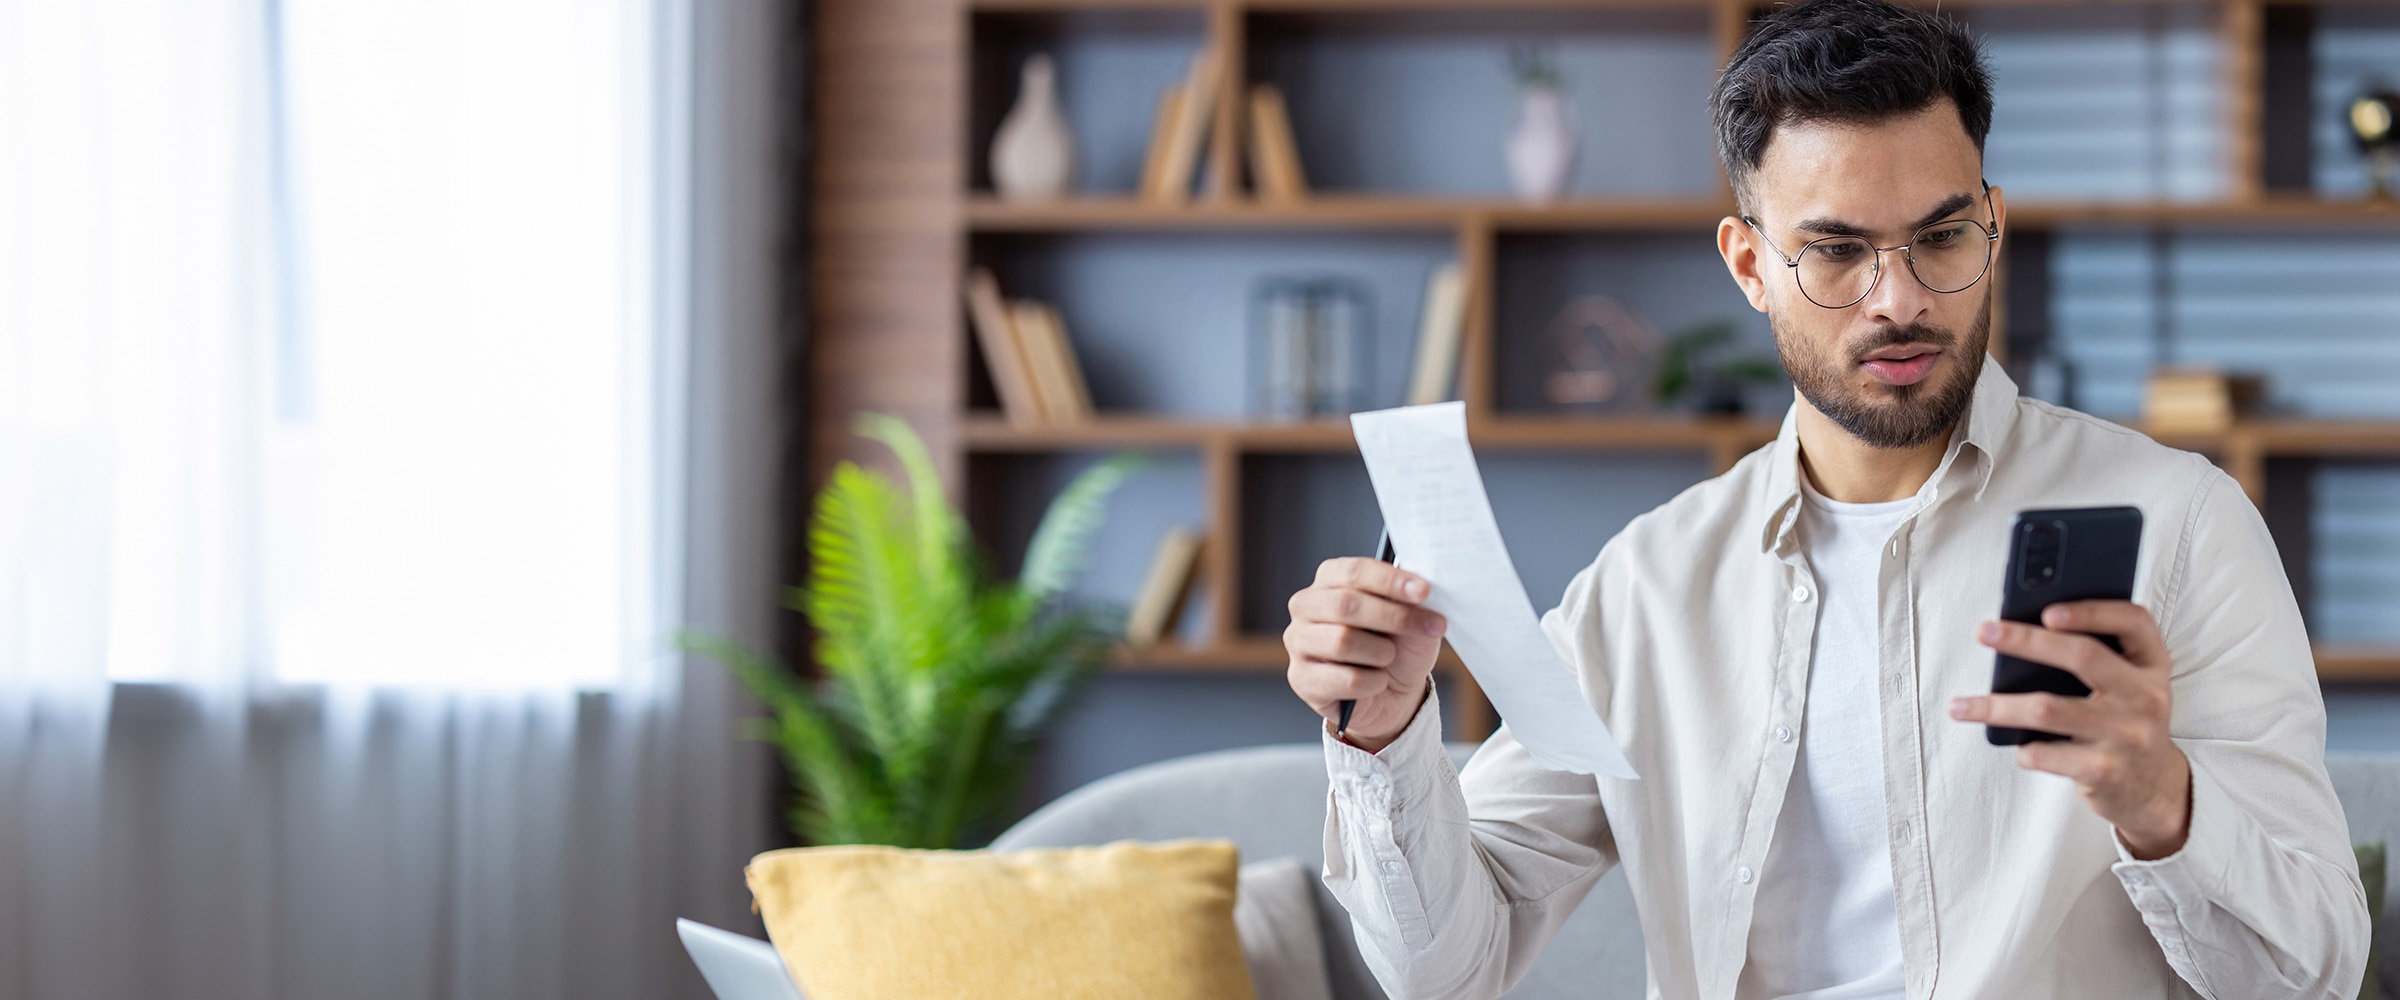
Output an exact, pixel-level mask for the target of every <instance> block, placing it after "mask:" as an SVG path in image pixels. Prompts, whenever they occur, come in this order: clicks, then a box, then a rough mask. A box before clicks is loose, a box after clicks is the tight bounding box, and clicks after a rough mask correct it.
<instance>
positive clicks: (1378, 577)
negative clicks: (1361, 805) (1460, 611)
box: [1283, 556, 1448, 752]
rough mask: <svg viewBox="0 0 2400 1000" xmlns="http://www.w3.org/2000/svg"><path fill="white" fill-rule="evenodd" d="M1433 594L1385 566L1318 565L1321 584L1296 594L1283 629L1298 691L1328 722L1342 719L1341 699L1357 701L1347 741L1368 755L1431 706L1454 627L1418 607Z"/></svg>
mask: <svg viewBox="0 0 2400 1000" xmlns="http://www.w3.org/2000/svg"><path fill="white" fill-rule="evenodd" d="M1432 592H1433V587H1432V585H1431V584H1429V583H1427V582H1426V581H1425V580H1424V578H1422V577H1418V576H1413V575H1410V574H1408V573H1406V572H1403V571H1401V569H1400V568H1399V567H1397V566H1394V565H1392V564H1390V563H1387V562H1381V561H1378V560H1374V559H1365V558H1360V557H1355V556H1353V557H1348V558H1343V559H1327V560H1325V561H1324V562H1323V563H1320V564H1318V566H1317V582H1315V583H1313V584H1310V585H1309V587H1308V589H1306V590H1303V591H1300V592H1299V593H1297V594H1293V595H1292V600H1291V605H1290V607H1291V611H1292V624H1291V626H1290V627H1288V628H1285V629H1284V630H1283V648H1284V651H1285V652H1287V653H1289V654H1291V658H1292V661H1291V668H1290V669H1289V670H1288V671H1287V672H1286V676H1288V677H1289V678H1290V680H1291V684H1292V693H1294V694H1297V695H1299V696H1300V700H1301V701H1305V702H1307V703H1308V707H1310V708H1313V709H1315V710H1316V712H1317V714H1318V715H1322V716H1324V717H1326V718H1328V719H1332V718H1336V717H1338V716H1340V715H1341V704H1342V700H1343V699H1345V698H1349V699H1355V700H1356V701H1357V702H1358V706H1357V708H1356V709H1355V710H1353V711H1352V712H1351V714H1350V728H1349V730H1348V731H1347V735H1346V738H1347V739H1348V740H1349V741H1350V742H1351V743H1353V744H1355V745H1357V746H1360V747H1363V748H1365V749H1366V750H1368V751H1369V752H1373V751H1377V750H1381V749H1383V748H1384V747H1385V746H1387V745H1389V744H1390V743H1391V742H1392V741H1393V740H1395V739H1398V738H1399V736H1400V731H1401V730H1403V729H1406V728H1408V720H1409V719H1411V718H1414V717H1415V716H1416V714H1417V708H1418V707H1419V706H1421V705H1423V704H1424V703H1425V692H1426V687H1427V681H1426V677H1427V676H1428V675H1430V674H1432V673H1433V661H1434V657H1435V656H1437V655H1438V654H1440V652H1441V649H1442V632H1443V630H1444V629H1446V628H1447V627H1448V623H1447V622H1444V621H1443V620H1442V616H1441V615H1439V614H1436V613H1434V612H1432V611H1428V610H1426V609H1425V608H1423V607H1420V606H1419V605H1420V602H1422V601H1424V600H1425V595H1427V594H1430V593H1432Z"/></svg>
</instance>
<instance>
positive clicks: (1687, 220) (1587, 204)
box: [966, 185, 2400, 233]
mask: <svg viewBox="0 0 2400 1000" xmlns="http://www.w3.org/2000/svg"><path fill="white" fill-rule="evenodd" d="M2003 186H2004V187H2005V185H2003ZM1733 214H1735V209H1734V205H1733V202H1732V201H1730V200H1724V199H1714V198H1683V199H1677V198H1580V199H1574V200H1569V201H1563V202H1558V203H1554V204H1548V205H1527V204H1524V203H1522V202H1517V201H1513V200H1508V199H1499V198H1444V197H1407V196H1398V195H1385V196H1377V195H1343V194H1335V195H1322V196H1317V197H1312V198H1308V199H1305V200H1302V201H1297V202H1273V201H1261V200H1256V199H1251V198H1230V199H1222V200H1208V199H1201V200H1197V201H1193V202H1190V203H1187V204H1180V205H1174V204H1156V203H1151V202H1144V201H1141V200H1139V199H1136V198H1132V197H1079V198H1068V199H1059V200H1054V201H1024V202H1013V201H1004V200H1001V199H999V198H996V197H991V196H982V195H979V196H975V197H972V198H969V199H968V200H967V202H966V220H967V225H968V228H969V229H970V230H971V231H973V232H977V233H1071V232H1106V231H1174V230H1195V229H1202V230H1204V229H1224V230H1259V231H1272V230H1278V229H1303V230H1305V229H1456V228H1460V227H1463V226H1468V225H1471V224H1481V225H1487V226H1490V227H1492V228H1494V229H1499V230H1508V231H1534V232H1539V231H1556V232H1580V231H1590V232H1657V231H1677V232H1692V231H1705V230H1706V229H1708V228H1710V227H1713V226H1714V225H1715V224H1716V222H1717V221H1718V220H1719V219H1722V218H1724V217H1726V216H1728V215H1733ZM2008 223H2009V226H2010V227H2011V228H2012V229H2023V230H2034V231H2044V230H2055V229H2066V228H2093V229H2109V228H2120V229H2121V228H2150V227H2168V228H2222V229H2244V228H2250V229H2262V228H2290V227H2305V228H2312V229H2313V228H2324V229H2341V228H2366V229H2375V228H2383V227H2400V202H2393V201H2386V200H2371V199H2364V198H2312V197H2305V196H2281V197H2264V198H2259V199H2255V200H2246V201H2169V202H2124V201H2093V202H2079V203H2078V202H2056V201H2043V200H2039V199H2032V200H2023V201H2012V202H2010V204H2009V217H2008Z"/></svg>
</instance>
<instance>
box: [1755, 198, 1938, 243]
mask: <svg viewBox="0 0 2400 1000" xmlns="http://www.w3.org/2000/svg"><path fill="white" fill-rule="evenodd" d="M1974 203H1975V196H1974V195H1971V194H1963V193H1962V194H1954V195H1951V196H1950V197H1947V198H1944V199H1942V203H1941V204H1939V205H1935V206H1934V207H1933V211H1930V212H1927V213H1925V216H1924V217H1923V218H1921V219H1918V220H1917V221H1916V222H1915V223H1913V224H1911V225H1910V226H1909V227H1908V231H1909V232H1912V233H1913V232H1916V231H1917V230H1919V229H1923V228H1925V227H1927V226H1930V225H1933V224H1934V223H1936V222H1940V221H1942V220H1943V219H1945V218H1948V217H1950V216H1952V215H1956V214H1958V210H1959V209H1962V208H1965V207H1967V206H1969V205H1972V204H1974ZM1793 228H1795V229H1798V230H1800V231H1801V232H1804V233H1817V234H1820V235H1824V236H1870V235H1873V234H1871V233H1869V232H1867V229H1866V227H1864V226H1860V225H1856V224H1853V223H1849V222H1844V221H1842V220H1840V219H1825V218H1816V219H1802V220H1800V224H1799V225H1797V226H1794V227H1793Z"/></svg>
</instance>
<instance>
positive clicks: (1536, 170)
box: [1508, 87, 1576, 202]
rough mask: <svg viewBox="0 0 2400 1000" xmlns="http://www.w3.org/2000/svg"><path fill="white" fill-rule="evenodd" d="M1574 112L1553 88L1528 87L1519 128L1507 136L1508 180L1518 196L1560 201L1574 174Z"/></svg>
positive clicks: (1518, 118)
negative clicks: (1514, 186)
mask: <svg viewBox="0 0 2400 1000" xmlns="http://www.w3.org/2000/svg"><path fill="white" fill-rule="evenodd" d="M1575 147H1576V135H1575V111H1574V108H1573V107H1572V106H1571V105H1569V104H1568V103H1567V97H1566V95H1565V94H1561V93H1559V92H1558V90H1557V88H1554V87H1527V88H1525V103H1524V105H1523V106H1522V107H1520V108H1519V109H1518V110H1517V127H1516V130H1515V131H1514V132H1511V133H1509V136H1508V179H1509V181H1510V182H1511V183H1513V184H1515V185H1516V188H1517V197H1519V198H1522V199H1524V200H1526V201H1537V202H1538V201H1557V200H1558V198H1559V196H1560V195H1563V194H1565V193H1566V190H1567V180H1568V179H1569V178H1571V177H1573V176H1574V175H1575Z"/></svg>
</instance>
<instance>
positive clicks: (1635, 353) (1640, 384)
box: [1542, 295, 1659, 413]
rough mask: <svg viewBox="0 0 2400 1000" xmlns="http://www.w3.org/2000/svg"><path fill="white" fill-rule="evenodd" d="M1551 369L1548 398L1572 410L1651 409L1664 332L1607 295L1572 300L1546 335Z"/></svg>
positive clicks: (1544, 348)
mask: <svg viewBox="0 0 2400 1000" xmlns="http://www.w3.org/2000/svg"><path fill="white" fill-rule="evenodd" d="M1542 353H1543V356H1544V361H1545V363H1546V365H1547V367H1548V368H1549V372H1548V374H1546V375H1544V376H1543V377H1542V397H1543V398H1544V399H1547V400H1548V401H1549V402H1550V404H1551V405H1553V406H1558V407H1562V408H1567V409H1580V410H1590V411H1601V412H1616V413H1626V412H1632V411H1637V410H1643V409H1647V408H1649V405H1650V401H1649V399H1648V398H1647V395H1648V394H1647V393H1646V392H1644V391H1643V390H1644V388H1645V387H1647V386H1648V385H1649V384H1650V379H1651V376H1652V374H1653V373H1654V372H1655V371H1656V369H1657V367H1658V359H1659V343H1658V331H1657V330H1656V329H1655V328H1653V327H1652V326H1651V325H1650V322H1649V321H1648V320H1645V319H1643V318H1642V317H1641V316H1639V315H1636V314H1635V313H1634V312H1633V311H1632V310H1630V309H1627V308H1625V305H1624V304H1623V303H1621V302H1618V301H1617V300H1616V299H1613V298H1610V297H1608V296H1606V295H1582V296H1577V297H1575V298H1573V299H1569V300H1567V304H1566V306H1565V307H1564V308H1561V309H1560V310H1559V311H1558V316H1557V318H1555V319H1552V320H1551V321H1550V326H1549V327H1548V328H1547V329H1545V330H1544V331H1543V332H1542Z"/></svg>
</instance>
